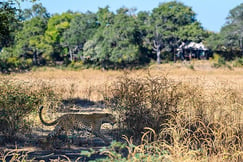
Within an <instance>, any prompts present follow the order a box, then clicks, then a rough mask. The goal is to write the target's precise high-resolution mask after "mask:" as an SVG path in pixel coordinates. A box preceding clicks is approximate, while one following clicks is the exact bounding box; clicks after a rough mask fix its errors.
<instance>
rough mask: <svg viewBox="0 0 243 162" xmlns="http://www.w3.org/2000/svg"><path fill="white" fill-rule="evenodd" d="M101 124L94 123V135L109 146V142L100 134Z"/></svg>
mask: <svg viewBox="0 0 243 162" xmlns="http://www.w3.org/2000/svg"><path fill="white" fill-rule="evenodd" d="M100 127H101V123H93V125H92V133H93V134H94V135H95V136H96V137H99V138H101V139H102V140H103V141H104V142H105V143H106V144H109V143H110V142H109V140H108V139H107V138H106V137H105V136H104V135H103V134H101V132H100Z"/></svg>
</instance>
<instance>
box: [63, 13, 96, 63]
mask: <svg viewBox="0 0 243 162" xmlns="http://www.w3.org/2000/svg"><path fill="white" fill-rule="evenodd" d="M97 27H98V24H97V19H96V15H95V14H93V13H91V12H87V13H86V14H77V15H76V16H75V17H74V18H73V19H72V21H71V23H70V27H69V28H68V29H67V30H66V31H65V32H64V34H63V37H64V39H63V42H61V44H62V46H63V47H67V48H68V51H69V56H70V60H71V61H72V60H73V54H74V53H78V52H80V51H81V50H82V49H83V46H84V43H85V42H86V41H87V40H89V39H90V38H91V37H92V36H93V35H94V33H95V32H96V29H97Z"/></svg>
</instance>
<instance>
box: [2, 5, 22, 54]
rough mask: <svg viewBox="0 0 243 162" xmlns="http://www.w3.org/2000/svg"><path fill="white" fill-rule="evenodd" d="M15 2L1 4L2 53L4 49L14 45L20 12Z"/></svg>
mask: <svg viewBox="0 0 243 162" xmlns="http://www.w3.org/2000/svg"><path fill="white" fill-rule="evenodd" d="M14 4H15V3H14V1H3V2H0V51H1V48H2V47H6V46H9V45H11V44H12V43H13V40H14V36H13V32H14V31H15V26H16V23H17V22H18V18H17V15H18V12H19V9H17V8H16V7H15V5H14Z"/></svg>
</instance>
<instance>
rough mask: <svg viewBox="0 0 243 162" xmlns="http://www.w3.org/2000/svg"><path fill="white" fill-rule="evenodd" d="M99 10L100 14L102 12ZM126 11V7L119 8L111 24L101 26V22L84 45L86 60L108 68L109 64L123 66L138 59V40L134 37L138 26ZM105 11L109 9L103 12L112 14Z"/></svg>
mask: <svg viewBox="0 0 243 162" xmlns="http://www.w3.org/2000/svg"><path fill="white" fill-rule="evenodd" d="M100 10H101V11H102V9H100ZM101 11H100V13H99V14H100V15H101V13H103V11H102V12H101ZM128 11H129V10H128V9H126V8H120V9H119V10H117V14H116V15H115V16H114V17H113V19H112V23H111V24H106V26H103V25H102V24H103V22H101V26H100V27H99V29H98V30H97V32H96V34H95V35H94V37H93V39H91V40H89V41H87V42H86V43H85V45H84V52H83V55H84V57H85V58H86V60H87V61H89V60H90V61H92V62H95V63H96V64H97V65H100V66H102V67H103V68H109V66H110V65H113V66H115V67H119V66H125V65H128V64H131V63H134V62H137V61H139V58H140V55H139V54H140V53H139V46H138V43H139V40H138V38H137V37H136V34H137V33H138V27H137V25H136V23H135V20H134V18H133V17H132V16H131V15H128ZM107 12H109V11H108V10H106V12H104V13H103V14H105V15H112V13H110V14H108V13H107ZM100 17H101V16H100ZM98 20H99V19H98ZM102 21H104V20H102Z"/></svg>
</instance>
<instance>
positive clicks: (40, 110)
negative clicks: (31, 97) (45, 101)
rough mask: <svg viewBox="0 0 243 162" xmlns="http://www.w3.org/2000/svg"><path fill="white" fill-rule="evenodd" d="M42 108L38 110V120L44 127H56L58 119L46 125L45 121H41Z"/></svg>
mask: <svg viewBox="0 0 243 162" xmlns="http://www.w3.org/2000/svg"><path fill="white" fill-rule="evenodd" d="M43 108H44V107H43V106H41V107H40V109H39V118H40V121H41V123H42V124H44V125H46V126H53V125H56V124H57V123H58V119H57V120H55V121H53V122H51V123H48V122H46V121H45V120H44V119H43V117H42V110H43Z"/></svg>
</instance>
